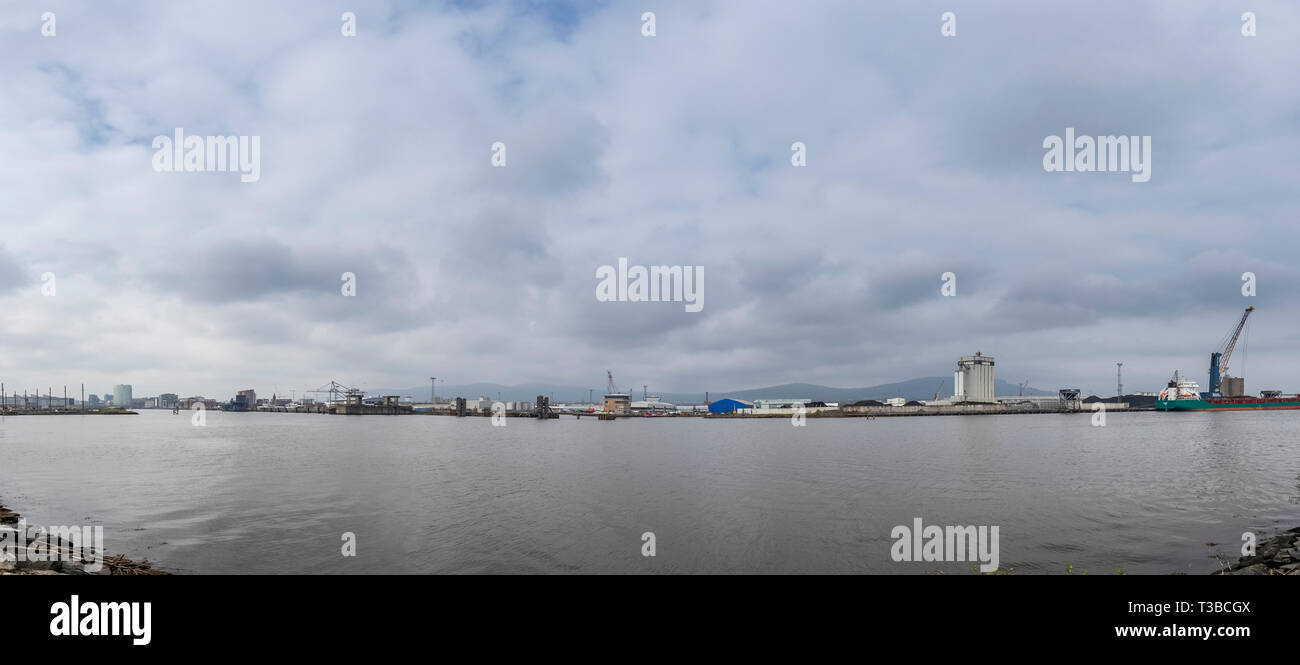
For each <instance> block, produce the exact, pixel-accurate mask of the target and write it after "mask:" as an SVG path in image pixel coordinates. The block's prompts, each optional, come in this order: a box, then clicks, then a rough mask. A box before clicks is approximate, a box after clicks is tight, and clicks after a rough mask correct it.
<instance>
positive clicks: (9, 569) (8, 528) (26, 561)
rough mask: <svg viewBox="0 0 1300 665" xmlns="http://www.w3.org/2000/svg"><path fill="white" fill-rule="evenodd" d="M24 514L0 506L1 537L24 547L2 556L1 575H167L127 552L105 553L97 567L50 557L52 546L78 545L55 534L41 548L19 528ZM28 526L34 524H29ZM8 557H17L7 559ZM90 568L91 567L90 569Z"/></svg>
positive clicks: (73, 548)
mask: <svg viewBox="0 0 1300 665" xmlns="http://www.w3.org/2000/svg"><path fill="white" fill-rule="evenodd" d="M20 519H21V516H20V515H19V514H18V513H15V512H14V511H12V510H9V509H8V508H5V507H4V506H0V540H3V542H4V543H5V544H6V545H9V544H11V543H19V544H18V546H17V549H20V550H22V556H11V557H3V556H0V575H166V574H167V573H164V572H162V571H160V570H155V569H154V567H153V566H152V565H151V564H150V563H149V562H148V561H141V562H138V563H137V562H135V561H132V560H130V559H128V558H126V557H125V556H122V555H117V556H107V555H104V560H103V565H102V566H100V567H98V569H96V568H97V567H96V566H93V565H88V563H87V562H83V561H79V560H75V559H74V558H72V557H64V558H62V559H61V560H55V561H49V560H42V559H49V558H51V557H48V556H47V555H46V554H47V552H48V551H49V550H58V551H62V552H73V551H76V546H75V544H74V543H72V542H68V541H65V540H63V539H62V538H60V537H58V536H57V535H55V534H52V533H51V534H50V535H49V540H48V545H49V547H48V548H45V549H44V550H41V549H38V548H37V547H36V545H35V543H34V542H32V541H31V540H29V539H28V538H27V537H26V535H25V534H21V532H20V530H19V526H20V524H19V521H20ZM26 526H27V528H28V529H31V528H33V526H34V525H26ZM6 558H10V559H15V560H5V559H6ZM88 568H89V570H88Z"/></svg>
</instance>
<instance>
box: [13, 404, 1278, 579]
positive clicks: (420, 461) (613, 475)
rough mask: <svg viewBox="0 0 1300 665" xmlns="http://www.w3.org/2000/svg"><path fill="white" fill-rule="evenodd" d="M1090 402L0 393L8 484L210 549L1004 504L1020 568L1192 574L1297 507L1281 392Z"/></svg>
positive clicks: (869, 555)
mask: <svg viewBox="0 0 1300 665" xmlns="http://www.w3.org/2000/svg"><path fill="white" fill-rule="evenodd" d="M1089 423H1090V419H1089V417H1088V414H1080V415H1032V416H1030V415H1026V416H980V417H942V418H939V417H934V418H880V419H874V420H867V419H857V418H853V419H809V420H808V421H807V426H806V427H791V426H790V423H789V422H788V421H786V420H784V419H772V420H766V419H764V420H721V421H710V420H705V419H697V418H681V419H628V420H620V421H616V422H601V421H596V420H592V419H583V420H574V419H571V418H570V419H561V420H558V421H555V420H552V421H547V422H538V421H533V420H524V419H511V420H509V421H508V426H507V427H504V428H496V427H492V426H491V425H490V421H489V420H488V419H485V418H464V419H456V418H447V417H430V416H398V417H381V416H370V417H339V416H323V415H314V414H272V413H211V414H209V415H208V426H207V427H192V426H191V425H190V419H189V416H188V414H181V415H172V414H171V413H170V412H166V411H145V412H143V413H142V414H141V415H139V416H62V417H52V416H50V417H35V416H27V417H10V418H5V419H3V420H2V421H0V504H4V505H7V506H8V507H10V508H13V509H15V510H18V511H19V512H22V513H24V514H25V515H27V516H29V517H30V518H31V519H33V520H36V521H40V522H44V523H47V524H64V523H67V524H81V523H95V524H104V525H105V527H106V529H105V531H106V537H107V539H108V541H109V545H110V548H111V549H113V550H115V551H121V552H124V553H127V554H128V555H131V556H133V557H139V558H148V559H150V560H152V561H155V562H157V563H158V564H159V565H161V566H162V567H165V568H170V569H172V570H178V571H193V572H213V573H218V572H306V573H327V572H328V573H334V572H570V571H580V572H617V571H630V572H641V571H651V572H703V571H745V572H773V571H801V572H813V571H817V572H872V573H894V572H898V573H924V572H929V571H932V570H937V569H944V570H947V571H950V572H965V571H969V569H970V566H969V565H963V564H922V563H905V562H903V563H896V562H894V561H892V560H891V559H890V557H889V546H890V544H891V543H892V541H891V540H890V539H889V533H890V530H891V529H892V527H893V526H895V525H899V524H911V520H912V519H913V518H915V517H921V518H923V519H924V521H925V523H927V524H940V525H943V524H948V525H998V526H1000V527H1001V561H1002V565H1003V567H1010V568H1015V570H1016V572H1017V573H1033V572H1051V573H1056V572H1062V571H1064V569H1065V567H1066V565H1073V566H1074V567H1075V569H1088V570H1095V571H1098V572H1100V571H1113V570H1114V569H1116V568H1123V569H1124V570H1126V571H1128V572H1148V573H1169V572H1190V573H1204V572H1209V571H1211V570H1214V569H1215V567H1216V561H1215V560H1214V559H1213V558H1211V555H1213V554H1214V552H1213V551H1211V550H1210V549H1209V548H1207V546H1206V543H1211V542H1218V543H1235V542H1239V540H1240V535H1241V533H1242V532H1243V531H1256V532H1260V533H1270V532H1272V531H1275V530H1278V529H1285V528H1291V527H1294V526H1297V525H1300V511H1297V509H1296V507H1295V506H1296V504H1297V503H1300V483H1298V482H1297V480H1300V475H1297V474H1298V472H1300V454H1297V448H1296V444H1295V443H1294V439H1293V438H1292V437H1291V436H1290V435H1291V433H1292V432H1294V431H1295V430H1296V427H1297V426H1298V425H1300V414H1298V413H1293V412H1272V413H1219V414H1209V413H1191V414H1159V413H1132V414H1123V413H1110V414H1107V426H1106V427H1092V426H1090V424H1089ZM646 531H653V532H654V533H655V535H656V541H657V556H655V557H654V558H646V557H642V556H641V534H642V533H644V532H646ZM344 532H353V533H355V534H356V536H357V552H358V556H357V557H356V558H344V557H342V556H341V554H340V548H341V545H342V542H341V539H340V538H341V534H343V533H344Z"/></svg>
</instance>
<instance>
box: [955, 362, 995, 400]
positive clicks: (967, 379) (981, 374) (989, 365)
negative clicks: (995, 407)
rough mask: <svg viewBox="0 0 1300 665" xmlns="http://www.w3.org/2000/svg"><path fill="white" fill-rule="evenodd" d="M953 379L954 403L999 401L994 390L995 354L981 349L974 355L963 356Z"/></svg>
mask: <svg viewBox="0 0 1300 665" xmlns="http://www.w3.org/2000/svg"><path fill="white" fill-rule="evenodd" d="M952 381H953V392H952V402H953V403H956V404H960V403H963V402H974V403H977V404H996V403H997V401H998V400H997V396H996V395H995V394H994V390H993V356H986V355H984V354H982V353H980V352H979V351H976V352H975V355H973V356H962V357H961V359H960V360H958V361H957V371H955V372H953V377H952Z"/></svg>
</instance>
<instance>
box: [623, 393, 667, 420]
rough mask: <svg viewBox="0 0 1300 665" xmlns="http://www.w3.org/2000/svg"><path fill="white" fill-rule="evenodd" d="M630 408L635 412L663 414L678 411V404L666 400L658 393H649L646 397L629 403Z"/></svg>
mask: <svg viewBox="0 0 1300 665" xmlns="http://www.w3.org/2000/svg"><path fill="white" fill-rule="evenodd" d="M628 408H629V410H631V412H632V413H635V414H645V413H649V414H652V415H661V414H668V413H676V412H677V405H676V404H670V403H668V402H665V401H663V400H662V399H660V398H659V397H658V396H656V395H649V396H647V397H646V398H645V399H641V400H637V401H635V402H632V403H630V404H629V405H628Z"/></svg>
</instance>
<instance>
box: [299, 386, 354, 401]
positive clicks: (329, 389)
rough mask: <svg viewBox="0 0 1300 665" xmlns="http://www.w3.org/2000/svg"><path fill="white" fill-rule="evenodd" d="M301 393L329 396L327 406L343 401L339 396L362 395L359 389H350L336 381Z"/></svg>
mask: <svg viewBox="0 0 1300 665" xmlns="http://www.w3.org/2000/svg"><path fill="white" fill-rule="evenodd" d="M303 393H304V394H307V395H322V394H324V395H329V401H328V402H327V404H333V403H335V402H341V401H343V400H341V399H339V396H340V395H343V396H347V395H362V394H364V393H363V392H362V391H361V389H360V388H352V387H349V386H345V385H343V384H341V383H339V382H338V381H330V382H329V383H327V384H325V385H323V386H321V387H319V388H317V389H315V390H304V391H303Z"/></svg>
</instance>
